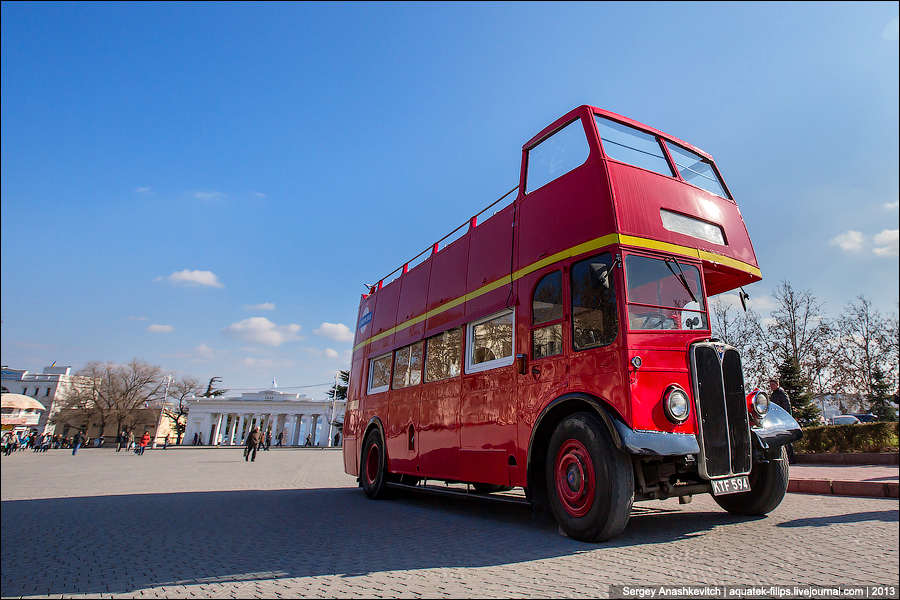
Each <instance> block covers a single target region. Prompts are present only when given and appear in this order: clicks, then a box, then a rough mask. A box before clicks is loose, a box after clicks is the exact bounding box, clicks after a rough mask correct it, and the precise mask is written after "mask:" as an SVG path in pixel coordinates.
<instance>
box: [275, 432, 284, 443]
mask: <svg viewBox="0 0 900 600" xmlns="http://www.w3.org/2000/svg"><path fill="white" fill-rule="evenodd" d="M276 445H277V446H278V447H279V448H280V447H281V446H284V429H282V430H281V433H279V434H278V443H277V444H276Z"/></svg>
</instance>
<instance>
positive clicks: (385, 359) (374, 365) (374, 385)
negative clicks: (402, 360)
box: [367, 353, 391, 394]
mask: <svg viewBox="0 0 900 600" xmlns="http://www.w3.org/2000/svg"><path fill="white" fill-rule="evenodd" d="M390 383H391V354H390V353H388V354H385V355H383V356H379V357H378V358H373V359H372V360H370V361H369V386H368V389H367V393H369V394H377V393H378V392H383V391H385V390H387V389H388V386H389V385H390Z"/></svg>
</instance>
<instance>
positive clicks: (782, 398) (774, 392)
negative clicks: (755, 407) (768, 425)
mask: <svg viewBox="0 0 900 600" xmlns="http://www.w3.org/2000/svg"><path fill="white" fill-rule="evenodd" d="M769 391H771V393H770V394H769V400H771V401H772V402H774V403H775V404H777V405H778V406H780V407H781V408H783V409H784V410H786V411H788V414H793V412H794V411H792V410H791V399H790V398H789V397H788V395H787V392H785V391H784V388H783V387H781V384H780V382H779V381H778V379H775V378H773V379H770V380H769Z"/></svg>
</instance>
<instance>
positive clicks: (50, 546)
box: [0, 449, 900, 597]
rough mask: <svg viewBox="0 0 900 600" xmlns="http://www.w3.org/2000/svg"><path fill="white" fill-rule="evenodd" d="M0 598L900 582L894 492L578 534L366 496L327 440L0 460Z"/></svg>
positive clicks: (552, 591)
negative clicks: (763, 513)
mask: <svg viewBox="0 0 900 600" xmlns="http://www.w3.org/2000/svg"><path fill="white" fill-rule="evenodd" d="M0 460H2V463H0V464H2V576H0V583H2V589H0V593H2V595H3V596H57V597H58V596H60V595H63V596H67V597H68V596H79V595H83V596H92V597H96V596H107V597H108V596H117V597H121V596H126V597H162V596H165V597H192V596H201V597H282V596H289V597H296V596H302V597H348V596H365V597H417V596H426V597H458V596H466V597H505V596H538V597H547V596H554V597H560V596H563V597H598V596H600V597H602V596H605V595H607V586H608V585H609V584H654V583H668V584H671V583H674V584H729V583H735V584H739V583H743V584H856V583H858V584H879V583H881V584H896V583H897V581H898V577H900V573H898V502H897V500H894V499H880V498H853V497H839V496H814V495H805V494H788V496H787V497H786V498H785V501H784V502H783V503H782V505H781V506H780V507H779V508H778V509H776V510H775V511H774V512H773V513H772V514H771V515H769V517H767V518H739V517H733V516H730V515H728V514H727V513H725V512H724V511H722V510H721V509H719V507H718V506H717V505H716V504H715V503H714V502H713V501H712V500H711V498H709V497H708V496H700V497H696V498H695V499H694V502H693V503H692V504H688V505H679V504H678V503H677V500H676V501H672V500H667V501H665V502H651V503H641V504H639V505H638V506H637V508H636V509H635V511H634V514H633V516H632V520H631V522H630V524H629V526H628V529H627V530H626V531H625V533H624V535H622V536H620V537H618V538H616V539H615V540H612V541H611V542H607V543H604V544H584V543H580V542H577V541H574V540H571V539H568V538H566V537H563V536H560V535H559V534H558V533H557V528H556V526H555V525H554V524H553V523H552V522H550V521H549V520H546V519H540V518H539V519H533V518H532V515H531V512H530V511H529V510H528V508H526V507H518V506H508V505H503V504H498V503H492V502H487V501H484V500H473V499H455V498H443V497H435V496H429V495H424V494H411V493H404V494H401V495H400V496H399V497H398V498H396V499H393V500H385V501H370V500H367V499H366V498H365V497H364V495H363V494H362V492H361V491H360V490H359V489H358V488H357V487H356V484H355V481H354V480H353V478H351V477H349V476H347V475H345V474H344V473H343V472H342V462H341V454H340V452H336V451H323V450H283V451H272V452H264V453H261V455H260V457H259V458H258V459H257V462H256V463H245V462H243V461H242V460H241V458H240V450H238V449H235V450H217V451H208V450H207V451H202V450H198V451H190V450H179V451H177V452H164V451H162V450H152V451H148V452H147V454H146V455H144V456H142V457H141V456H135V455H133V454H125V453H121V454H116V453H115V452H113V451H111V450H103V449H101V450H94V449H91V450H82V451H81V452H79V454H78V456H75V457H73V456H71V454H70V453H69V452H66V451H62V450H60V451H50V452H48V453H47V454H45V455H39V454H38V455H35V454H32V453H30V452H25V453H19V454H17V455H14V456H10V457H3V458H2V459H0Z"/></svg>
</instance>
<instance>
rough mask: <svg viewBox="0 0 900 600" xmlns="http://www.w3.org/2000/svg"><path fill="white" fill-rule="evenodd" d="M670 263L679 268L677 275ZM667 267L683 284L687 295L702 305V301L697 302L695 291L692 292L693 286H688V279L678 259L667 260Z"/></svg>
mask: <svg viewBox="0 0 900 600" xmlns="http://www.w3.org/2000/svg"><path fill="white" fill-rule="evenodd" d="M669 261H672V262H673V263H675V266H677V267H678V272H677V273H676V272H675V269H673V268H672V265H670V264H669ZM666 266H667V267H669V270H670V271H672V275H674V276H675V278H676V279H677V280H678V281H680V282H681V285H683V286H684V289H686V290H687V293H688V294H690V295H691V300H693V301H694V302H696V303H697V304H700V301H699V300H697V296H695V295H694V292H693V290H691V286H690V285H688V281H687V277H685V276H684V269H682V268H681V263H679V262H678V259H677V258H667V259H666Z"/></svg>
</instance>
